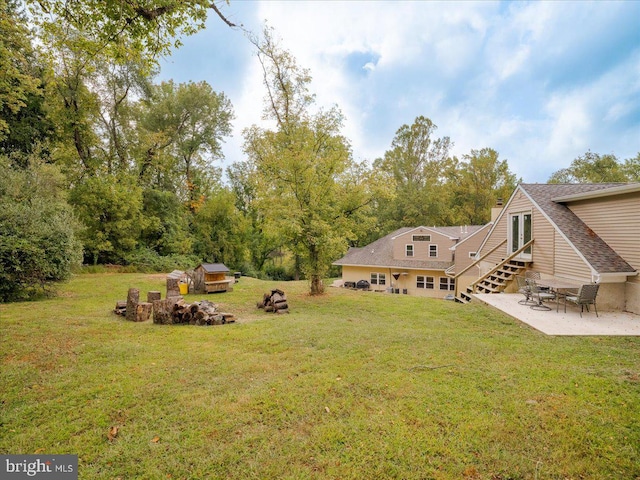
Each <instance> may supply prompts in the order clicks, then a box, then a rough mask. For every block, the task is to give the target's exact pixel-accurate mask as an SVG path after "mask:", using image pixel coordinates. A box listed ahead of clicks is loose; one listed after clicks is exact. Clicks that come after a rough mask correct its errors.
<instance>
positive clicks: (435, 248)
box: [429, 245, 438, 258]
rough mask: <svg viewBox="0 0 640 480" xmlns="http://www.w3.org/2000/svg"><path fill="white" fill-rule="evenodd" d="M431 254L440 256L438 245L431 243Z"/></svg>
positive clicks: (431, 255)
mask: <svg viewBox="0 0 640 480" xmlns="http://www.w3.org/2000/svg"><path fill="white" fill-rule="evenodd" d="M429 256H430V257H431V258H433V257H437V256H438V245H429Z"/></svg>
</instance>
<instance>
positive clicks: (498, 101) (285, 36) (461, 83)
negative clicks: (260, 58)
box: [209, 0, 640, 181]
mask: <svg viewBox="0 0 640 480" xmlns="http://www.w3.org/2000/svg"><path fill="white" fill-rule="evenodd" d="M247 3H248V2H242V6H243V10H244V13H245V15H246V14H248V12H252V13H254V14H255V17H253V18H246V17H245V18H242V19H241V20H242V22H243V23H244V24H245V26H246V27H248V28H250V29H252V30H253V31H254V32H255V33H260V31H261V29H262V23H261V22H262V21H263V19H267V20H268V24H269V25H270V26H272V27H274V29H275V32H276V35H278V36H280V37H281V38H282V47H283V48H285V49H287V50H289V51H290V52H291V53H292V55H293V56H294V57H295V58H296V60H297V62H298V64H299V65H300V66H302V67H305V68H309V69H310V71H311V74H312V76H313V83H312V85H311V90H312V92H313V93H315V94H316V98H317V103H318V105H319V106H324V107H328V106H331V105H338V106H339V108H340V109H341V110H342V112H343V113H344V114H345V116H346V122H345V128H344V132H343V133H344V134H345V136H346V137H347V138H349V139H350V140H351V143H352V146H353V151H354V156H355V157H356V158H359V159H370V160H371V159H374V158H376V157H378V156H381V155H382V154H383V153H384V151H385V150H386V149H387V148H388V147H389V146H390V143H391V140H392V138H393V135H394V134H395V131H396V130H397V129H398V128H399V127H400V126H401V125H402V124H404V123H411V122H412V121H413V120H414V118H415V117H416V116H418V115H425V116H428V117H429V118H431V119H432V120H433V121H434V123H436V124H437V125H438V126H439V129H438V131H437V135H438V136H445V135H446V136H450V137H451V139H452V140H453V141H454V142H455V148H454V150H455V151H454V153H455V154H456V155H458V156H461V155H463V154H465V153H468V152H469V151H470V150H471V149H477V148H483V147H492V148H495V149H496V150H497V151H498V152H499V153H500V154H501V158H508V160H509V165H510V167H511V169H512V170H513V171H515V172H516V174H517V175H519V176H522V177H524V179H525V181H546V179H547V178H548V177H549V175H550V174H551V173H552V172H553V171H555V170H557V169H559V168H562V167H563V166H567V165H569V163H570V162H571V161H572V160H573V158H575V157H576V156H578V155H580V154H582V153H584V152H585V151H586V150H588V149H592V150H593V151H598V150H601V151H605V150H606V151H608V152H610V151H615V153H616V154H617V155H619V156H623V155H628V153H627V152H633V151H634V150H635V151H638V150H640V146H639V142H640V140H638V138H636V137H639V136H640V135H637V133H638V132H637V130H638V128H639V127H638V125H639V123H640V119H639V118H638V116H639V115H640V113H639V112H640V100H639V98H640V86H639V82H640V60H639V58H640V50H639V47H638V44H637V29H635V30H634V29H631V28H630V27H629V25H628V24H629V22H630V20H629V19H628V17H633V16H634V14H635V13H640V7H639V6H640V3H637V4H630V3H628V2H626V3H625V2H617V3H612V2H609V3H607V4H604V5H603V4H601V3H584V2H532V3H520V2H515V3H493V2H390V1H389V2H387V1H374V2H365V1H359V2H350V1H333V2H319V1H305V2H289V1H286V2H281V1H273V0H272V1H266V2H257V3H251V4H250V5H251V7H252V8H248V7H246V8H245V7H244V5H246V4H247ZM233 5H234V2H231V6H233ZM634 5H635V6H634ZM636 18H637V15H636ZM625 22H626V23H625ZM625 25H626V26H625ZM625 32H631V33H625ZM633 32H635V33H633ZM625 35H627V37H628V38H636V43H635V48H636V53H635V54H633V55H631V56H629V54H628V53H627V52H628V51H629V46H628V45H629V40H628V38H627V37H625ZM633 35H635V37H633ZM625 38H626V40H625ZM234 41H237V37H236V40H234ZM625 41H626V44H625ZM616 42H617V43H616ZM618 45H619V46H618ZM209 48H219V47H218V46H217V45H214V46H209ZM625 48H626V50H625ZM617 56H619V57H620V59H617ZM243 64H244V66H243V68H244V73H243V74H242V75H243V76H242V78H243V80H242V81H238V82H237V84H238V85H240V86H241V88H236V89H235V90H236V92H235V94H234V96H233V97H232V101H233V103H234V107H235V110H236V116H237V119H236V122H235V125H236V138H234V139H233V140H231V141H230V142H229V144H228V145H227V147H226V148H225V153H227V156H228V157H229V160H230V161H237V160H239V159H241V154H240V153H239V151H238V148H239V147H238V146H239V145H241V138H239V137H240V132H241V130H242V128H245V127H247V126H249V125H251V124H253V123H261V122H262V120H261V114H262V110H263V98H264V94H265V91H264V87H263V86H262V74H261V72H260V71H259V69H258V68H257V63H256V59H255V58H254V57H249V56H248V57H247V58H245V59H244V60H243ZM221 73H222V74H224V72H221ZM634 115H635V117H634ZM634 133H635V135H634ZM629 156H630V155H629Z"/></svg>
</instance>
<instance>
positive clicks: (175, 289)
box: [167, 278, 180, 298]
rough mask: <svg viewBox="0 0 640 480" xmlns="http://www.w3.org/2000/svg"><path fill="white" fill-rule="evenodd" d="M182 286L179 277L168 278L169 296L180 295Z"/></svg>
mask: <svg viewBox="0 0 640 480" xmlns="http://www.w3.org/2000/svg"><path fill="white" fill-rule="evenodd" d="M179 296H180V286H179V282H178V279H177V278H167V298H169V297H179Z"/></svg>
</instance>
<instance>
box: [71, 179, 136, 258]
mask: <svg viewBox="0 0 640 480" xmlns="http://www.w3.org/2000/svg"><path fill="white" fill-rule="evenodd" d="M70 200H71V203H72V205H73V206H74V207H75V211H76V214H77V215H78V219H79V220H80V221H81V222H82V224H83V225H84V230H83V231H82V232H81V234H80V238H81V239H82V242H83V244H84V250H85V257H86V258H87V260H89V261H91V262H92V263H94V264H95V263H98V262H99V263H119V262H121V261H122V260H123V259H124V258H125V256H126V255H127V254H128V253H130V252H131V251H133V250H134V249H135V248H136V246H137V244H138V239H139V238H140V233H141V231H142V227H143V222H144V219H143V216H142V190H141V189H140V188H139V187H138V186H136V185H135V184H133V182H132V181H131V180H130V179H127V178H124V179H119V178H116V177H113V176H110V175H106V176H102V177H90V178H87V179H85V180H83V181H82V183H79V184H78V185H76V186H75V187H74V188H73V189H72V190H71V196H70Z"/></svg>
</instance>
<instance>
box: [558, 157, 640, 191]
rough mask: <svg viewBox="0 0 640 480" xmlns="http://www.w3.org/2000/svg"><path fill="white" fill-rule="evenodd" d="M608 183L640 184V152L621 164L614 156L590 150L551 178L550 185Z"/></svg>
mask: <svg viewBox="0 0 640 480" xmlns="http://www.w3.org/2000/svg"><path fill="white" fill-rule="evenodd" d="M606 182H640V152H638V154H637V155H636V156H635V157H634V158H628V159H627V160H625V161H624V162H620V161H619V160H618V158H617V157H616V156H615V155H613V154H604V155H600V154H599V153H594V152H591V151H590V150H589V151H588V152H586V153H585V154H584V155H580V156H579V157H577V158H575V159H574V160H573V161H572V162H571V165H569V166H568V167H567V168H561V169H560V170H557V171H556V172H554V173H553V174H552V175H551V177H550V178H549V183H606Z"/></svg>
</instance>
